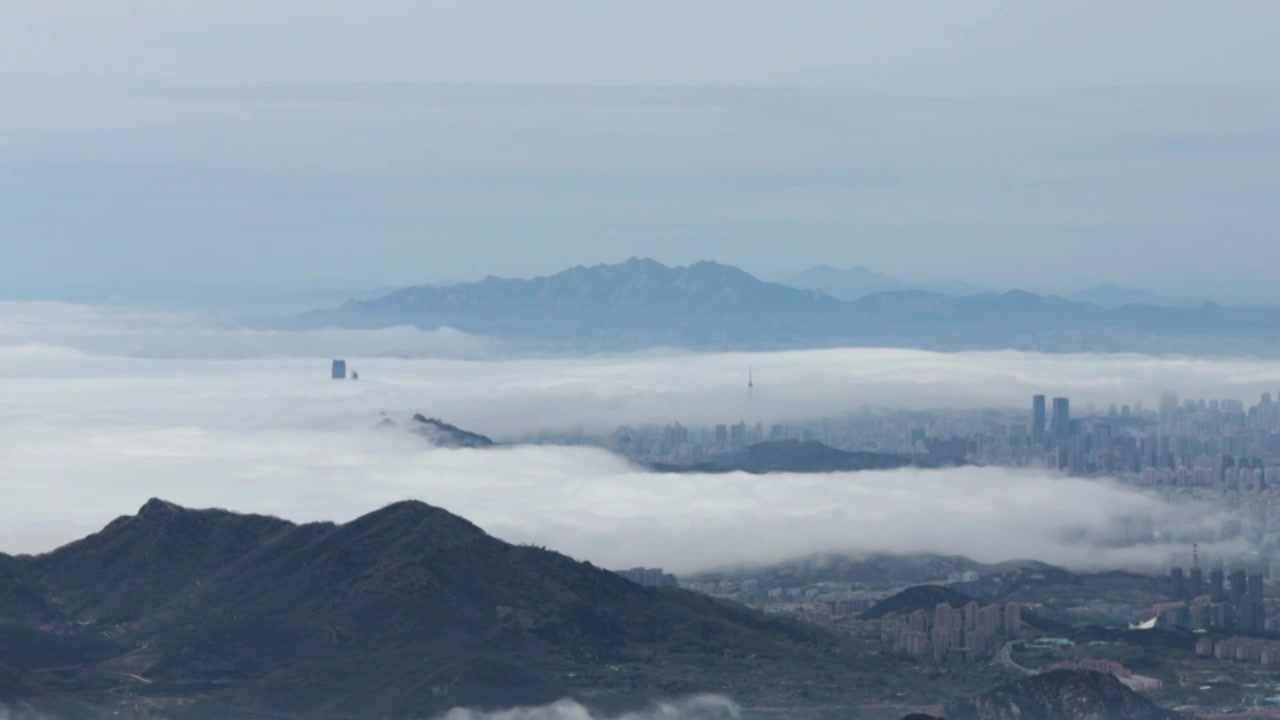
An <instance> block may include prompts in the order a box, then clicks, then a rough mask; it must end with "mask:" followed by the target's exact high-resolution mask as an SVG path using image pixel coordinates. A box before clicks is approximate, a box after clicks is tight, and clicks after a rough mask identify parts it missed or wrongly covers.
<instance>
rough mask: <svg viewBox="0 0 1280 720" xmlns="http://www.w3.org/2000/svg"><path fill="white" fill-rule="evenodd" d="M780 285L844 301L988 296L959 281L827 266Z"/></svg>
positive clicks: (808, 270) (803, 273) (983, 290)
mask: <svg viewBox="0 0 1280 720" xmlns="http://www.w3.org/2000/svg"><path fill="white" fill-rule="evenodd" d="M783 284H785V285H790V286H791V287H797V288H801V289H804V290H816V291H818V292H821V293H823V294H825V295H830V296H831V297H833V298H836V299H838V300H845V301H853V300H858V299H860V298H864V297H866V296H868V295H876V294H878V293H890V292H907V291H914V292H928V293H937V294H941V295H957V296H964V295H978V294H981V293H984V292H990V291H989V290H986V289H984V288H980V287H978V286H977V285H973V284H971V283H967V282H964V281H961V280H943V281H938V282H906V281H903V280H899V279H897V278H894V277H890V276H888V275H884V274H882V273H878V272H876V271H874V270H869V269H867V268H865V267H861V266H858V267H851V268H835V267H831V266H830V265H815V266H813V267H811V268H809V269H807V270H804V271H803V272H800V273H797V274H795V275H793V276H791V277H790V278H787V279H786V280H784V281H783Z"/></svg>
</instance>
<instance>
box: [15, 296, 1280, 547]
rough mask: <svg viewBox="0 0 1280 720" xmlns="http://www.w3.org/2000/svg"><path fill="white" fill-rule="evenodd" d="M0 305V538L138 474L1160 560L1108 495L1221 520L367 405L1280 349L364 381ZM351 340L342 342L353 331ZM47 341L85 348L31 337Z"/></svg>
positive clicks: (843, 403)
mask: <svg viewBox="0 0 1280 720" xmlns="http://www.w3.org/2000/svg"><path fill="white" fill-rule="evenodd" d="M117 321H118V319H116V320H110V321H103V323H102V327H103V328H108V329H109V328H110V327H111V326H112V323H116V322H117ZM135 322H136V319H135V318H129V319H128V320H127V321H126V322H124V323H123V325H122V327H121V328H119V329H117V330H109V332H108V334H110V333H113V332H114V333H120V334H128V332H132V331H130V330H129V329H128V328H129V327H132V324H133V323H135ZM86 324H88V325H93V324H94V323H92V322H89V323H86ZM5 327H6V328H7V330H5V331H0V397H3V398H4V399H5V400H4V403H3V404H0V457H3V458H4V472H3V474H0V499H2V500H3V501H2V502H0V550H3V551H6V552H28V551H42V550H47V549H50V548H52V547H54V546H56V545H58V544H60V543H63V542H66V541H69V540H72V539H74V538H76V537H79V536H82V535H84V534H87V533H89V532H92V531H95V530H97V529H99V528H100V527H101V526H102V525H104V524H105V523H106V522H108V521H109V520H111V519H112V518H113V517H115V516H117V515H120V514H126V513H132V512H134V511H136V509H137V508H138V507H139V506H140V505H141V504H142V503H143V502H144V501H145V500H146V499H147V498H148V497H153V496H158V497H163V498H165V499H169V500H172V501H175V502H178V503H181V504H184V505H189V506H196V507H207V506H222V507H228V508H231V509H235V510H239V511H253V512H265V513H272V514H276V515H280V516H282V517H286V518H289V519H292V520H296V521H309V520H322V519H323V520H339V521H345V520H349V519H352V518H354V517H357V516H358V515H361V514H363V513H365V512H369V511H371V510H374V509H376V508H377V507H379V506H381V505H383V504H386V503H388V502H392V501H396V500H401V499H408V498H415V499H420V500H423V501H426V502H428V503H431V504H434V505H438V506H441V507H444V508H446V509H448V510H450V511H453V512H456V513H458V514H461V515H463V516H465V517H467V518H469V519H471V520H473V521H474V522H476V523H477V524H479V525H480V526H482V527H484V528H485V529H486V530H488V531H490V532H491V533H493V534H495V535H497V536H499V537H502V538H504V539H507V540H511V541H514V542H533V543H538V544H543V545H547V546H549V547H552V548H555V549H558V550H561V551H563V552H566V553H568V554H570V555H573V556H576V557H580V558H584V559H588V560H591V561H593V562H596V563H597V564H600V565H605V566H630V565H635V564H647V565H662V566H664V567H667V568H669V569H672V570H677V571H691V570H697V569H703V568H707V567H712V566H717V565H722V564H729V563H740V562H762V561H770V560H781V559H785V558H789V557H793V556H796V555H801V554H806V553H810V552H817V551H845V550H852V551H856V550H897V551H941V552H948V553H962V554H967V555H971V556H973V557H975V558H977V559H981V560H991V561H996V560H1005V559H1011V558H1021V557H1027V556H1031V557H1035V558H1037V559H1040V560H1045V561H1049V562H1056V563H1063V564H1068V565H1072V566H1080V567H1091V566H1104V565H1105V566H1115V565H1133V564H1135V563H1145V562H1150V561H1156V562H1158V561H1161V560H1163V559H1164V558H1165V556H1166V549H1165V548H1129V549H1123V550H1120V549H1108V548H1107V547H1104V545H1105V543H1103V542H1102V541H1103V540H1105V538H1106V537H1107V535H1108V533H1110V532H1111V531H1112V529H1113V524H1114V522H1115V521H1116V520H1117V519H1118V518H1122V517H1125V516H1153V517H1156V518H1157V519H1159V520H1160V521H1161V524H1162V525H1163V526H1167V527H1173V526H1186V525H1188V524H1189V523H1195V522H1200V523H1203V524H1206V525H1208V526H1210V527H1212V526H1214V525H1215V524H1216V523H1217V522H1218V521H1219V520H1220V519H1221V518H1220V517H1219V516H1218V515H1216V514H1214V513H1210V512H1208V511H1206V510H1204V509H1202V508H1186V507H1170V506H1168V505H1165V504H1164V503H1162V502H1160V501H1158V500H1156V499H1153V498H1152V497H1149V496H1146V495H1142V494H1139V493H1136V492H1134V491H1131V490H1129V489H1125V488H1122V487H1118V486H1113V485H1111V484H1107V483H1102V482H1095V481H1089V480H1081V479H1069V478H1063V477H1058V476H1054V475H1051V474H1047V473H1043V472H1031V471H1012V470H1002V469H991V468H985V469H984V468H963V469H954V470H941V471H920V470H906V471H898V472H867V473H837V474H832V475H787V474H774V475H767V476H752V475H745V474H727V475H657V474H652V473H648V472H644V471H642V470H641V469H639V468H636V467H634V466H632V465H631V464H629V463H627V462H626V461H625V460H623V459H621V458H619V457H617V456H614V455H611V454H609V453H607V452H605V451H602V450H598V449H593V448H565V447H546V446H528V447H511V448H504V449H498V450H493V451H470V450H444V449H436V448H430V447H427V446H426V445H425V444H424V443H423V441H422V440H421V438H417V437H415V436H412V435H410V434H408V433H404V432H399V431H377V430H374V429H373V425H374V423H375V422H376V421H377V419H378V416H377V413H378V411H379V410H384V409H385V410H387V411H388V412H390V413H391V414H392V415H393V416H395V417H399V418H405V417H407V416H408V415H409V414H411V413H412V412H415V411H421V412H425V413H427V414H430V415H435V416H439V417H443V418H444V419H446V420H448V421H450V422H454V423H456V424H460V425H462V426H463V427H467V428H468V429H472V430H475V431H478V432H484V433H496V434H499V435H500V434H503V433H514V432H520V431H526V430H530V429H533V428H537V427H556V426H558V427H570V426H575V425H579V424H582V425H598V426H607V425H611V424H615V423H622V422H631V423H637V422H644V421H664V422H665V421H670V420H680V421H682V422H686V423H696V422H709V421H723V420H726V419H734V418H736V417H738V416H739V414H741V413H746V412H755V413H759V415H760V416H761V418H762V419H763V420H765V421H766V422H768V421H772V420H775V419H786V418H790V417H802V416H803V417H811V416H814V415H818V414H823V413H837V412H841V411H843V410H845V409H848V408H853V407H857V406H859V405H862V404H865V403H871V404H884V405H898V406H916V407H936V406H966V405H968V406H972V405H975V404H978V405H1019V406H1021V405H1024V404H1026V402H1027V400H1028V398H1027V396H1028V395H1029V394H1030V393H1031V392H1032V391H1035V390H1041V391H1047V392H1051V393H1056V392H1062V393H1064V394H1068V395H1071V396H1072V397H1073V399H1077V400H1079V399H1084V398H1095V399H1098V400H1100V401H1101V400H1104V399H1108V398H1113V397H1115V398H1118V399H1123V397H1125V396H1129V397H1134V396H1141V397H1153V396H1154V394H1155V393H1156V392H1158V390H1160V389H1163V388H1165V387H1177V388H1180V389H1195V388H1201V389H1209V390H1212V391H1213V392H1216V393H1219V394H1228V395H1231V394H1240V393H1242V392H1245V391H1247V392H1248V393H1250V394H1251V393H1254V392H1257V391H1259V390H1261V389H1265V388H1267V387H1280V367H1277V366H1276V365H1274V364H1272V363H1264V362H1255V361H1212V360H1178V359H1157V358H1144V357H1138V356H1107V357H1102V356H1042V355H1032V354H1024V353H1012V352H1010V353H965V354H954V355H943V354H936V353H926V352H917V351H905V350H832V351H815V352H790V353H767V354H758V355H752V356H747V355H733V354H712V355H690V354H661V353H652V354H645V355H631V356H621V357H591V358H557V359H536V360H528V359H525V360H484V361H477V360H470V361H461V360H449V359H441V358H416V359H388V358H367V359H359V358H353V364H354V366H355V367H358V368H359V369H360V370H362V372H363V374H364V376H365V378H367V379H365V380H361V381H359V382H335V381H331V380H329V379H327V372H328V366H327V359H328V358H327V356H326V357H276V358H271V357H251V358H247V359H241V360H210V359H202V358H201V357H199V356H201V355H203V354H204V351H203V350H202V348H207V347H209V346H212V345H216V344H217V342H218V341H219V338H221V337H223V336H224V335H226V334H229V335H230V336H231V337H236V336H237V333H240V332H243V331H235V332H232V333H220V332H219V331H216V330H194V329H188V330H184V329H182V328H173V327H172V325H166V324H165V323H164V322H163V321H161V322H160V323H159V325H154V324H153V325H151V327H160V328H161V329H159V330H157V331H156V333H157V334H158V335H161V336H163V335H165V334H167V333H169V332H174V333H177V334H179V335H180V334H181V333H183V332H188V333H191V335H190V338H191V339H192V342H191V344H190V346H189V347H190V348H191V349H192V353H191V354H192V355H194V356H195V357H189V358H185V359H178V358H169V359H156V358H154V357H144V358H132V357H111V356H105V355H97V354H93V353H92V352H91V351H90V348H92V347H93V346H94V342H93V341H86V340H85V337H86V335H84V334H80V335H76V334H75V333H68V332H65V330H58V331H57V332H56V333H54V335H55V337H52V338H42V337H41V333H40V332H39V327H40V324H39V323H38V322H36V323H34V327H36V330H35V331H22V332H17V331H14V330H13V327H14V323H12V322H10V323H8V324H7V325H5ZM50 327H54V328H57V327H60V326H59V325H57V324H56V323H54V324H52V325H50ZM58 333H62V334H61V335H59V334H58ZM372 336H374V335H368V336H367V335H362V334H353V335H352V338H351V339H352V342H353V344H359V343H361V342H363V341H365V340H366V339H367V338H368V337H372ZM69 337H70V338H71V339H72V340H73V341H74V344H77V345H78V346H79V347H81V348H85V349H80V350H72V349H67V348H66V347H64V346H59V345H53V344H49V343H50V340H52V341H53V342H63V341H66V340H67V338H69ZM95 337H96V336H95ZM13 338H18V340H17V341H15V340H13ZM35 342H38V343H39V344H33V343H35ZM277 342H278V344H277V345H276V346H275V347H273V348H272V349H271V351H272V352H275V351H280V352H281V353H282V354H286V355H287V354H289V353H290V351H291V349H296V348H297V347H302V348H303V349H304V350H305V349H306V348H307V347H308V346H307V344H306V343H307V342H308V341H307V340H306V339H305V338H298V337H293V336H287V335H282V336H280V337H279V339H278V341H277ZM294 343H298V345H295V344H294ZM147 354H148V355H152V353H147ZM749 363H750V364H752V365H753V366H754V367H755V376H756V380H757V387H756V398H755V405H754V407H753V408H751V409H748V408H747V407H746V405H745V401H746V398H745V388H743V387H742V382H741V381H742V379H743V378H741V377H740V376H739V375H740V374H742V373H740V371H741V370H743V369H745V367H746V366H747V364H749Z"/></svg>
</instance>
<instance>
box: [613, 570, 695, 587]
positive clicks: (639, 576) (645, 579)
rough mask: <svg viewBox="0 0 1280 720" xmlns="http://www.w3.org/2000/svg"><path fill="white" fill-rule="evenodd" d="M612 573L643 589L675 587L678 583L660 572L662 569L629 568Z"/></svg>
mask: <svg viewBox="0 0 1280 720" xmlns="http://www.w3.org/2000/svg"><path fill="white" fill-rule="evenodd" d="M614 573H615V574H617V575H621V576H622V577H624V578H626V579H627V580H630V581H631V582H633V583H635V584H637V585H644V586H645V587H677V586H678V585H679V584H680V582H679V581H678V580H677V579H676V576H675V575H672V574H671V573H664V572H662V568H644V567H638V568H631V569H630V570H614Z"/></svg>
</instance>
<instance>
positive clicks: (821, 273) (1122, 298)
mask: <svg viewBox="0 0 1280 720" xmlns="http://www.w3.org/2000/svg"><path fill="white" fill-rule="evenodd" d="M782 283H783V284H784V285H790V286H792V287H797V288H802V289H805V290H816V291H818V292H821V293H823V294H826V295H830V296H831V297H833V298H836V299H837V300H845V301H850V302H851V301H854V300H859V299H861V298H864V297H866V296H868V295H876V294H879V293H887V292H889V293H892V292H926V293H933V294H936V295H951V296H955V297H967V296H970V295H984V294H992V293H996V292H998V291H997V290H994V289H992V288H989V287H983V286H981V285H975V284H973V283H968V282H965V281H963V280H931V281H922V282H911V281H907V280H899V279H897V278H894V277H890V276H889V275H884V274H882V273H878V272H876V271H874V270H868V269H867V268H865V267H852V268H835V267H832V266H830V265H815V266H813V267H811V268H809V269H808V270H805V271H804V272H801V273H798V274H796V275H793V276H791V277H790V278H787V279H786V280H783V281H782ZM1063 297H1064V298H1066V299H1067V300H1070V301H1072V302H1078V303H1089V304H1092V305H1097V306H1098V307H1102V308H1120V307H1124V306H1125V305H1155V306H1187V305H1199V304H1202V303H1203V302H1204V301H1202V300H1193V299H1190V298H1175V297H1168V296H1166V295H1160V294H1159V293H1154V292H1151V291H1149V290H1142V289H1140V288H1131V287H1125V286H1123V285H1117V284H1115V283H1109V282H1104V283H1099V284H1097V285H1094V286H1092V287H1088V288H1084V289H1082V290H1077V291H1075V292H1071V293H1067V294H1066V295H1063Z"/></svg>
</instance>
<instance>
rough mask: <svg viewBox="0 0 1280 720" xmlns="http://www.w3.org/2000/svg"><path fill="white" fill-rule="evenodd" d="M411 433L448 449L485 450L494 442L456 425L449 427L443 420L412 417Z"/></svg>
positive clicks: (419, 416)
mask: <svg viewBox="0 0 1280 720" xmlns="http://www.w3.org/2000/svg"><path fill="white" fill-rule="evenodd" d="M409 429H410V431H411V432H414V433H416V434H418V435H421V436H423V437H425V438H426V439H428V440H430V441H431V444H432V445H435V446H437V447H449V448H464V447H465V448H485V447H492V446H493V444H494V442H493V440H490V439H489V438H487V437H485V436H484V435H481V434H479V433H473V432H471V431H469V430H463V429H462V428H460V427H458V426H457V425H450V424H449V423H447V422H444V421H443V420H437V419H436V418H429V417H426V416H424V415H420V414H419V415H414V416H413V422H412V424H411V425H410V426H409Z"/></svg>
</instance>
